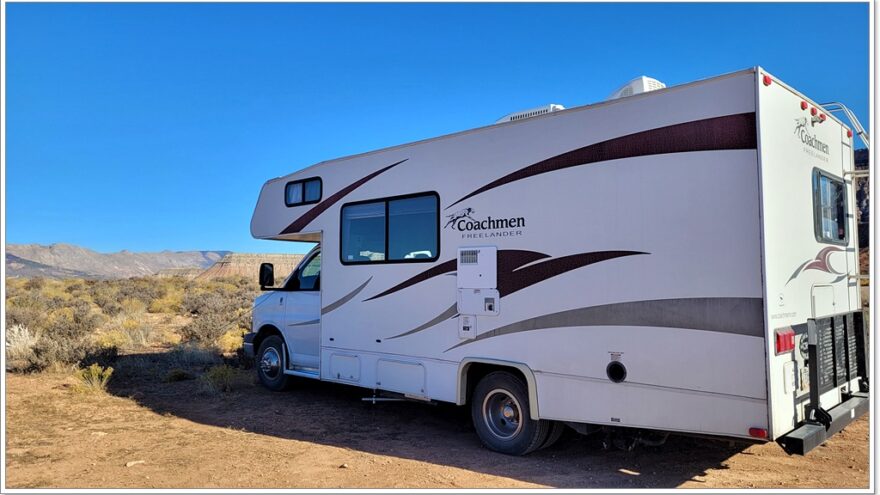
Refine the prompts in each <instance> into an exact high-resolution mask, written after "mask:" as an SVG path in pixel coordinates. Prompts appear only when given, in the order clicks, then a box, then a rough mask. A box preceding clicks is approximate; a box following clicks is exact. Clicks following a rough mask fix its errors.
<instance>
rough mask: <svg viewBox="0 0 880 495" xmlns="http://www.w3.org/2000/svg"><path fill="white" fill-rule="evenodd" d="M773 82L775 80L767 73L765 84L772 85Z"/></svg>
mask: <svg viewBox="0 0 880 495" xmlns="http://www.w3.org/2000/svg"><path fill="white" fill-rule="evenodd" d="M771 82H773V80H772V79H770V76H767V75H765V76H764V86H770V83H771Z"/></svg>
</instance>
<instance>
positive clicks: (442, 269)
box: [364, 249, 549, 302]
mask: <svg viewBox="0 0 880 495" xmlns="http://www.w3.org/2000/svg"><path fill="white" fill-rule="evenodd" d="M547 257H549V256H548V255H546V254H544V253H536V252H534V251H521V250H518V249H505V250H502V251H499V252H498V270H499V271H513V270H515V269H517V268H519V267H521V266H523V265H527V264H529V263H531V262H533V261H537V260H540V259H543V258H547ZM457 261H458V260H457V259H456V258H453V259H451V260H448V261H444V262H443V263H440V264H439V265H437V266H435V267H432V268H430V269H428V270H425V271H423V272H422V273H419V274H418V275H415V276H413V277H411V278H408V279H406V280H404V281H403V282H401V283H399V284H397V285H395V286H394V287H392V288H390V289H388V290H386V291H385V292H382V293H379V294H376V295H375V296H373V297H371V298H369V299H365V300H364V302H367V301H372V300H373V299H378V298H380V297H384V296H387V295H388V294H393V293H395V292H397V291H399V290H403V289H406V288H407V287H410V286H413V285H415V284H418V283H420V282H424V281H425V280H428V279H430V278H434V277H436V276H438V275H443V274H444V273H452V272H454V271H455V269H456V266H457V263H456V262H457Z"/></svg>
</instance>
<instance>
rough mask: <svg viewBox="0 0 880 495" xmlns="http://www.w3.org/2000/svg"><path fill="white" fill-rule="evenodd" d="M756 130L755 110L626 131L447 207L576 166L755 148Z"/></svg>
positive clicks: (521, 172) (532, 167) (519, 172)
mask: <svg viewBox="0 0 880 495" xmlns="http://www.w3.org/2000/svg"><path fill="white" fill-rule="evenodd" d="M756 129H757V128H756V126H755V113H754V112H751V113H741V114H736V115H726V116H723V117H713V118H711V119H704V120H695V121H693V122H685V123H682V124H675V125H671V126H667V127H659V128H657V129H650V130H647V131H642V132H637V133H635V134H628V135H626V136H621V137H617V138H614V139H609V140H607V141H602V142H600V143H595V144H591V145H589V146H584V147H583V148H578V149H576V150H572V151H569V152H566V153H563V154H561V155H556V156H554V157H551V158H548V159H546V160H543V161H540V162H538V163H535V164H533V165H529V166H528V167H525V168H521V169H519V170H517V171H515V172H512V173H510V174H507V175H505V176H504V177H501V178H500V179H497V180H495V181H493V182H490V183H489V184H486V185H485V186H483V187H481V188H479V189H477V190H475V191H473V192H471V193H470V194H468V195H466V196H464V197H463V198H461V199H459V200H458V201H456V202H455V203H452V204H451V205H449V206H447V207H446V209H449V208H451V207H453V206H455V205H457V204H458V203H461V202H462V201H464V200H466V199H468V198H471V197H473V196H476V195H477V194H481V193H484V192H486V191H489V190H491V189H495V188H496V187H500V186H503V185H505V184H510V183H511V182H515V181H518V180H522V179H526V178H529V177H533V176H535V175H540V174H545V173H547V172H554V171H556V170H562V169H565V168H569V167H576V166H578V165H587V164H590V163H597V162H604V161H608V160H619V159H621V158H632V157H636V156H646V155H661V154H666V153H684V152H688V151H713V150H740V149H756V148H757V147H758V136H757V130H756Z"/></svg>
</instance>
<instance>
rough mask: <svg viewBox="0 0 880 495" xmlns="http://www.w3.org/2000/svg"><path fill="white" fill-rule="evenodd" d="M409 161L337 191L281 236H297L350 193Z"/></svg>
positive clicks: (386, 168) (306, 213)
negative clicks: (296, 234)
mask: <svg viewBox="0 0 880 495" xmlns="http://www.w3.org/2000/svg"><path fill="white" fill-rule="evenodd" d="M407 160H408V158H404V159H403V160H400V161H399V162H397V163H392V164H391V165H388V166H387V167H385V168H381V169H379V170H377V171H375V172H373V173H372V174H370V175H368V176H366V177H364V178H363V179H360V180H359V181H357V182H355V183H353V184H350V185H348V186H346V187H343V188H342V189H340V190H339V191H337V192H336V193H335V194H333V195H332V196H330V197H328V198H327V199H325V200H324V201H321V202H320V203H318V204H316V205H315V206H313V207H312V208H311V209H310V210H309V211H307V212H305V213H303V215H302V216H301V217H299V218H297V219H296V220H294V221H293V223H291V224H290V225H288V226H287V228H286V229H284V230H282V231H281V233H280V234H279V235H281V234H295V233H297V232H299V231H301V230H302V229H304V228H305V226H306V225H308V224H309V223H311V222H312V220H314V219H315V218H317V217H318V215H320V214H321V213H324V211H326V210H327V208H330V207H331V206H333V205H334V204H336V203H337V202H338V201H339V200H340V199H342V198H344V197H345V196H346V195H347V194H348V193H350V192H352V191H354V190H355V189H357V188H359V187H361V186H362V185H364V184H366V183H367V182H369V181H370V180H371V179H372V178H374V177H376V176H377V175H379V174H381V173H382V172H385V171H387V170H390V169H391V168H394V167H396V166H397V165H400V164H401V163H403V162H405V161H407Z"/></svg>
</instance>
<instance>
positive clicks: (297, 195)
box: [284, 178, 321, 206]
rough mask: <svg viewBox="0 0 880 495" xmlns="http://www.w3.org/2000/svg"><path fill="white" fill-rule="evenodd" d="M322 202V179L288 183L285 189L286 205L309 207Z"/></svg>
mask: <svg viewBox="0 0 880 495" xmlns="http://www.w3.org/2000/svg"><path fill="white" fill-rule="evenodd" d="M318 201H321V179H319V178H314V179H305V180H298V181H294V182H288V183H287V185H286V186H285V187H284V204H286V205H287V206H299V205H307V204H310V203H317V202H318Z"/></svg>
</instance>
